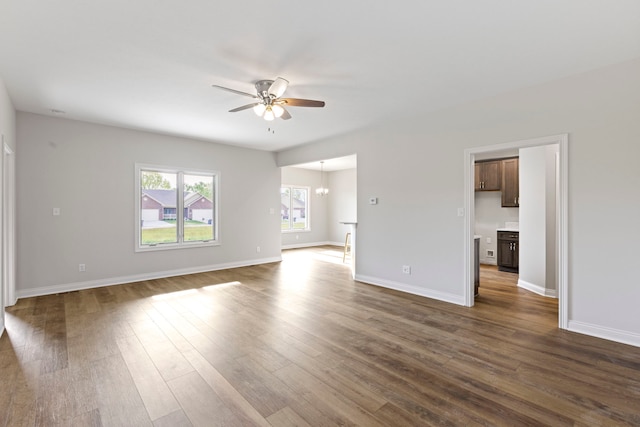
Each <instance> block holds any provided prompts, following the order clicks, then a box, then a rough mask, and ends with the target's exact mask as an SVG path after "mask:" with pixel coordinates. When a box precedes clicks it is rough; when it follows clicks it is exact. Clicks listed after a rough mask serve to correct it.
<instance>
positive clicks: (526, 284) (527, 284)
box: [518, 279, 558, 298]
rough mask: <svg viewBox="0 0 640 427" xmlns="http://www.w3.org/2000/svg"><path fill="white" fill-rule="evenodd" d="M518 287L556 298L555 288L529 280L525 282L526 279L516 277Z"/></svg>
mask: <svg viewBox="0 0 640 427" xmlns="http://www.w3.org/2000/svg"><path fill="white" fill-rule="evenodd" d="M518 287H519V288H522V289H526V290H527V291H531V292H533V293H535V294H538V295H542V296H543V297H550V298H558V293H557V292H556V290H555V289H547V288H544V287H542V286H539V285H535V284H533V283H531V282H527V281H526V280H522V279H518Z"/></svg>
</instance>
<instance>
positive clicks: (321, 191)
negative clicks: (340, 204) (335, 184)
mask: <svg viewBox="0 0 640 427" xmlns="http://www.w3.org/2000/svg"><path fill="white" fill-rule="evenodd" d="M323 166H324V161H322V162H320V188H316V194H317V195H318V196H326V195H327V194H329V189H328V188H326V187H325V186H324V168H323Z"/></svg>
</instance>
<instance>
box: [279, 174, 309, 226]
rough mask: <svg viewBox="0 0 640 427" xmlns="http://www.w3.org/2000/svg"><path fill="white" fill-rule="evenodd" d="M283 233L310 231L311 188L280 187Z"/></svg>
mask: <svg viewBox="0 0 640 427" xmlns="http://www.w3.org/2000/svg"><path fill="white" fill-rule="evenodd" d="M280 219H281V220H282V227H281V228H282V231H305V230H309V229H310V227H309V188H308V187H294V186H290V185H289V186H282V187H280Z"/></svg>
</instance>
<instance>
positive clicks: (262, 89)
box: [256, 80, 273, 100]
mask: <svg viewBox="0 0 640 427" xmlns="http://www.w3.org/2000/svg"><path fill="white" fill-rule="evenodd" d="M272 84H273V80H258V81H257V82H256V91H258V96H259V97H260V98H261V99H262V100H266V99H269V98H271V96H270V95H269V88H270V87H271V85H272Z"/></svg>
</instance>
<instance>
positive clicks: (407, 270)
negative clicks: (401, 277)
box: [402, 265, 411, 274]
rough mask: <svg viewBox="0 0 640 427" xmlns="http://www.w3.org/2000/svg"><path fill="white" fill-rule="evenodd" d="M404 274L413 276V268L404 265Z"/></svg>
mask: <svg viewBox="0 0 640 427" xmlns="http://www.w3.org/2000/svg"><path fill="white" fill-rule="evenodd" d="M402 274H411V266H410V265H403V266H402Z"/></svg>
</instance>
